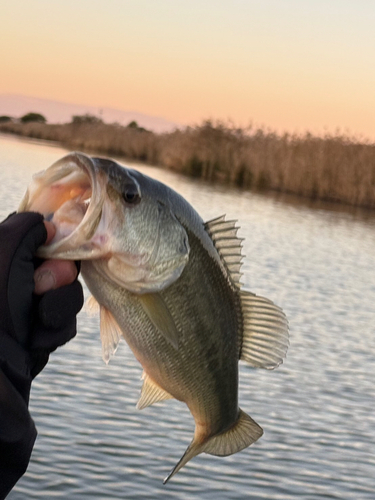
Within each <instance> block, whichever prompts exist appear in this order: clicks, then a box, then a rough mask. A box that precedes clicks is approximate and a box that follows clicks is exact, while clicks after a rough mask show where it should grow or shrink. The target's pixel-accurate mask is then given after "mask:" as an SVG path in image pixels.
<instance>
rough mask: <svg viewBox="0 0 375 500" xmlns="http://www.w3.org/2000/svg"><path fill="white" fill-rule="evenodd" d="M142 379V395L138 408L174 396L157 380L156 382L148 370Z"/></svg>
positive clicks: (141, 408) (140, 408)
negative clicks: (148, 373)
mask: <svg viewBox="0 0 375 500" xmlns="http://www.w3.org/2000/svg"><path fill="white" fill-rule="evenodd" d="M142 379H143V385H142V390H141V396H140V398H139V401H138V403H137V409H138V410H143V408H147V406H150V405H153V404H154V403H158V402H159V401H165V400H166V399H171V398H173V396H171V394H169V392H167V391H165V390H164V389H162V388H161V387H160V386H159V385H158V384H157V383H156V382H154V381H153V380H152V379H151V378H150V377H149V376H148V375H147V373H146V372H143V375H142Z"/></svg>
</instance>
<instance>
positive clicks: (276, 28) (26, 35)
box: [0, 0, 375, 140]
mask: <svg viewBox="0 0 375 500" xmlns="http://www.w3.org/2000/svg"><path fill="white" fill-rule="evenodd" d="M0 19H1V30H0V64H1V66H0V67H1V68H2V69H1V78H0V93H17V94H18V93H19V94H24V95H30V96H35V97H42V98H48V99H55V100H62V101H67V102H72V103H77V104H88V105H94V106H98V107H101V106H103V107H104V106H109V107H114V108H120V109H124V110H134V111H139V112H143V113H147V114H152V115H158V116H163V117H165V118H167V119H170V120H172V121H176V122H179V123H182V124H196V123H200V122H201V121H202V120H203V119H206V118H213V119H224V120H226V119H231V120H233V121H234V123H235V124H236V125H247V124H249V123H250V122H253V123H254V124H256V125H264V126H267V127H270V128H272V129H276V130H278V131H284V130H287V131H292V132H293V131H297V132H303V131H305V130H307V129H308V130H310V131H312V132H315V133H320V132H322V131H324V130H328V131H330V132H335V130H336V129H337V128H340V129H341V131H349V132H350V133H353V134H357V135H359V134H362V135H363V136H365V137H369V138H370V139H374V140H375V2H374V1H372V0H352V1H348V0H324V1H323V0H257V1H253V0H132V1H130V0H0Z"/></svg>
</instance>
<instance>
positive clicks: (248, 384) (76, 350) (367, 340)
mask: <svg viewBox="0 0 375 500" xmlns="http://www.w3.org/2000/svg"><path fill="white" fill-rule="evenodd" d="M65 153H66V151H65V150H63V149H62V148H60V147H52V146H50V145H46V144H41V143H35V142H30V141H29V142H28V141H21V140H19V139H15V138H10V137H5V136H0V200H1V203H0V216H1V217H4V216H6V215H7V214H8V213H9V212H11V211H13V210H14V209H15V208H16V207H17V205H18V203H19V200H20V198H21V196H22V194H23V192H24V190H25V189H26V186H27V183H28V180H29V178H30V176H31V174H32V173H33V172H36V171H38V170H41V169H43V168H46V167H48V166H49V165H50V164H51V163H52V162H53V161H55V160H56V159H58V158H60V157H61V156H63V155H64V154H65ZM136 168H138V169H140V170H142V171H143V172H145V173H148V174H149V175H151V176H154V177H156V178H158V179H159V180H162V181H163V182H165V183H166V184H168V185H170V186H171V187H173V188H174V189H176V190H177V191H178V192H180V193H181V194H182V195H183V196H184V197H185V198H187V200H188V201H190V202H191V203H192V204H193V205H194V207H195V208H196V209H197V210H198V212H200V213H201V215H202V216H203V218H204V219H210V218H213V217H215V216H218V215H221V214H223V213H226V214H227V215H228V216H229V217H230V218H238V219H239V220H240V224H241V228H242V229H241V231H240V236H242V237H244V238H246V240H245V242H244V252H245V254H246V255H247V259H246V261H245V265H244V269H243V270H244V271H245V277H244V281H245V283H246V286H247V287H248V288H249V289H251V290H252V291H254V292H256V293H258V294H261V295H265V296H267V297H269V298H271V299H272V300H273V301H274V302H276V303H277V304H279V305H280V306H282V307H283V309H284V310H285V312H286V313H287V315H288V318H289V321H290V329H291V345H290V349H289V351H288V356H287V359H286V362H285V364H283V365H282V366H281V367H280V368H279V369H277V370H275V371H274V372H268V371H263V370H254V369H251V368H249V367H248V366H246V365H244V364H241V369H240V404H241V407H242V408H243V409H244V410H245V411H246V412H248V413H249V414H250V415H251V416H252V417H253V418H254V419H255V420H256V421H257V422H259V424H260V425H262V427H263V428H264V430H265V434H264V436H263V437H262V438H261V439H260V440H259V441H258V442H257V443H255V444H254V445H253V446H251V447H250V448H248V449H246V450H244V451H242V452H241V453H237V454H235V455H232V456H230V457H225V458H220V457H212V456H210V455H205V454H203V455H200V456H198V457H196V458H194V459H193V460H192V461H191V462H190V463H189V464H188V465H187V466H186V467H185V468H184V469H183V470H182V471H181V472H180V473H179V474H177V476H175V478H173V480H172V481H171V482H170V483H169V484H168V485H167V486H163V485H162V482H161V481H162V479H163V478H164V477H165V476H166V474H167V473H168V472H169V470H170V469H171V468H172V467H173V466H174V464H175V463H176V461H177V460H178V459H179V458H180V456H181V455H182V453H183V451H184V450H185V448H186V446H187V444H188V443H189V442H190V439H191V437H192V434H193V428H194V424H193V420H192V417H191V416H190V414H189V412H188V411H187V409H186V408H185V407H184V405H183V404H182V403H178V402H177V401H173V400H171V401H166V402H164V403H160V404H157V405H155V406H153V407H150V408H147V409H145V410H143V411H141V412H140V411H137V410H136V409H135V404H136V401H137V399H138V397H139V392H140V386H141V382H140V376H141V368H140V367H139V365H138V363H137V362H136V361H135V360H134V357H133V356H132V353H131V352H130V350H129V349H128V348H127V346H126V344H125V342H123V343H121V344H120V348H119V350H118V351H117V353H116V356H115V357H114V358H113V359H112V360H111V362H110V364H109V365H108V366H106V365H105V364H104V363H103V362H102V360H101V347H100V341H99V333H98V321H97V319H95V318H92V317H88V316H87V315H86V314H85V313H84V312H82V313H80V315H79V333H78V335H77V337H76V338H75V339H74V340H73V341H72V342H70V343H69V344H68V345H66V346H64V347H63V348H61V349H59V350H58V351H57V352H56V353H54V354H52V355H51V358H50V362H49V364H48V366H47V367H46V368H45V370H44V371H43V372H42V373H41V374H40V375H39V376H38V377H37V379H36V380H35V382H34V385H33V390H32V395H31V405H30V408H31V413H32V415H33V417H34V419H35V421H36V424H37V427H38V430H39V436H38V439H37V442H36V445H35V448H34V452H33V455H32V460H31V463H30V465H29V468H28V471H27V473H26V475H25V476H24V477H23V478H22V479H21V480H20V481H19V483H18V485H17V486H16V488H15V489H14V490H13V492H12V493H11V494H10V495H9V498H10V499H11V500H21V499H22V500H23V499H25V498H27V499H33V498H37V499H40V498H64V499H65V498H69V499H92V498H95V499H99V498H100V499H122V498H130V499H140V498H142V499H168V498H171V499H183V500H185V499H205V500H209V499H231V500H232V499H245V498H246V499H253V500H258V499H272V500H279V499H280V500H289V499H299V500H301V499H302V500H315V499H340V500H343V499H345V500H346V499H353V500H364V499H373V498H375V451H374V450H375V434H374V428H375V412H374V400H375V384H374V368H375V361H374V352H375V306H374V304H375V280H374V268H375V257H374V248H375V213H371V212H363V213H362V212H360V213H352V212H351V211H349V210H346V211H344V210H337V209H335V210H332V208H334V207H330V209H328V208H327V207H323V208H314V209H313V208H310V207H308V206H301V205H298V206H296V205H294V204H291V203H284V202H282V201H278V200H277V199H273V198H270V197H263V196H260V195H256V194H251V193H242V192H239V191H235V190H231V189H228V188H216V187H210V186H206V185H203V184H201V183H198V182H194V181H191V180H187V179H185V178H183V177H179V176H176V175H173V174H171V173H168V172H163V171H162V170H159V169H156V168H152V167H146V166H139V165H138V166H137V167H136Z"/></svg>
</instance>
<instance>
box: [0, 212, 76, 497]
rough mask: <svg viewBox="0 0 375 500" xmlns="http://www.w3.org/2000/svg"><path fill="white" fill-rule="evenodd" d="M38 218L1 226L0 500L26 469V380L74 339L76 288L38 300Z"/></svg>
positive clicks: (27, 216)
mask: <svg viewBox="0 0 375 500" xmlns="http://www.w3.org/2000/svg"><path fill="white" fill-rule="evenodd" d="M46 237H47V231H46V228H45V226H44V224H43V217H42V216H41V215H40V214H36V213H22V214H12V215H10V216H9V217H8V218H7V219H6V220H5V221H4V222H2V223H1V224H0V500H2V499H3V498H5V497H6V496H7V494H8V493H9V491H10V490H11V488H12V487H13V486H14V484H15V483H16V482H17V480H18V479H19V478H20V477H21V476H22V474H24V472H25V471H26V468H27V466H28V463H29V460H30V455H31V451H32V449H33V445H34V441H35V438H36V429H35V425H34V422H33V420H32V418H31V417H30V414H29V412H28V408H27V406H28V401H29V393H30V386H31V380H32V378H34V377H35V376H36V375H37V374H38V373H39V372H40V370H42V369H43V368H44V366H45V365H46V363H47V361H48V357H49V354H50V353H51V352H52V351H54V350H55V349H56V348H57V347H58V346H61V345H63V344H65V343H66V342H68V340H70V339H71V338H73V337H74V336H75V334H76V314H77V313H78V311H79V310H80V309H81V307H82V305H83V293H82V287H81V285H80V283H79V282H78V281H77V280H75V281H74V282H73V283H72V284H70V285H67V286H64V287H61V288H58V289H56V290H52V291H48V292H46V293H45V294H44V295H41V296H37V295H35V294H34V293H33V291H34V271H35V269H36V267H38V266H39V265H40V264H41V260H40V259H36V258H35V257H34V255H35V252H36V250H37V248H38V247H39V246H40V245H42V244H43V243H44V242H45V241H46Z"/></svg>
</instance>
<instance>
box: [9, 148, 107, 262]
mask: <svg viewBox="0 0 375 500" xmlns="http://www.w3.org/2000/svg"><path fill="white" fill-rule="evenodd" d="M105 182H106V178H105V176H104V175H103V173H102V172H101V171H100V170H99V169H98V168H97V166H96V164H95V163H94V161H93V160H91V158H89V157H88V156H86V155H84V154H82V153H70V154H69V155H67V156H65V157H64V158H62V159H61V160H59V161H57V162H56V163H54V164H53V165H52V166H51V167H49V168H48V169H47V170H45V171H43V172H40V173H38V174H36V175H35V176H34V177H33V180H32V182H31V184H30V186H29V188H28V190H27V192H26V194H25V196H24V198H23V200H22V202H21V205H20V207H19V209H18V211H19V212H25V211H34V212H39V213H41V214H43V216H44V217H45V219H46V220H50V221H52V222H53V223H54V225H55V226H56V235H55V237H54V239H53V241H52V242H51V243H50V245H48V247H44V249H42V250H41V251H40V252H39V253H40V254H44V255H41V256H47V253H48V254H49V255H51V254H52V252H53V256H54V257H55V258H56V257H57V254H56V252H58V253H60V252H62V251H64V252H66V251H69V252H70V253H71V254H72V255H71V258H77V257H74V256H73V254H74V251H76V250H78V247H82V245H84V244H86V245H87V243H88V242H89V240H90V239H91V238H92V236H93V235H94V233H95V230H96V228H97V226H98V224H99V222H100V218H101V212H102V207H103V202H104V194H105V189H103V188H105ZM46 249H48V250H46Z"/></svg>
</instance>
